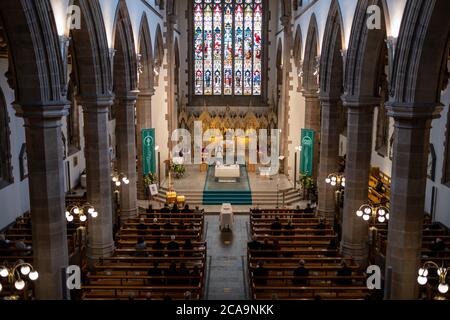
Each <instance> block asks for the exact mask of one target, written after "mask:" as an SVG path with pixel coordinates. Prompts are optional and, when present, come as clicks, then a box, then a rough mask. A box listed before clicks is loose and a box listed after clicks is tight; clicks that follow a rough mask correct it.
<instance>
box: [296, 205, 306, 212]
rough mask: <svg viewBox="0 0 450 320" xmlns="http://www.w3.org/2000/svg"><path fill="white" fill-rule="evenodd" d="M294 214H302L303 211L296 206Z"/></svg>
mask: <svg viewBox="0 0 450 320" xmlns="http://www.w3.org/2000/svg"><path fill="white" fill-rule="evenodd" d="M294 212H295V213H303V212H304V210H303V209H301V208H300V206H297V207H296V208H295V210H294Z"/></svg>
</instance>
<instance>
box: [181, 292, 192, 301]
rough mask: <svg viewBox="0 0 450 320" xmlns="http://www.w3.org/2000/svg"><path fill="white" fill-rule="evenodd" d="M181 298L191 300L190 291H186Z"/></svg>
mask: <svg viewBox="0 0 450 320" xmlns="http://www.w3.org/2000/svg"><path fill="white" fill-rule="evenodd" d="M183 296H184V300H192V293H191V292H190V291H186V292H185V293H184V295H183Z"/></svg>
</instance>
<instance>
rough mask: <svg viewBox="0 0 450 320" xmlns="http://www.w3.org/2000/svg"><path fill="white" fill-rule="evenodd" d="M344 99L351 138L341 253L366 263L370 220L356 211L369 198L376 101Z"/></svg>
mask: <svg viewBox="0 0 450 320" xmlns="http://www.w3.org/2000/svg"><path fill="white" fill-rule="evenodd" d="M345 103H346V105H347V106H348V125H347V137H348V138H347V159H346V167H345V198H344V213H343V222H342V253H343V254H344V255H346V256H352V257H353V258H354V259H355V260H356V261H357V262H358V263H360V264H361V265H365V264H366V263H367V260H368V254H369V245H368V241H369V239H368V236H369V230H368V224H367V222H366V221H364V220H363V219H361V218H360V217H358V216H357V215H356V211H357V210H358V209H359V207H360V206H361V205H362V204H364V203H366V202H367V199H368V186H369V172H370V159H371V156H372V127H373V110H374V106H373V105H374V104H373V105H360V104H358V103H356V104H352V103H347V102H345Z"/></svg>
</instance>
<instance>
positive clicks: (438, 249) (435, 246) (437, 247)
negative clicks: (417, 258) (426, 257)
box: [431, 237, 447, 257]
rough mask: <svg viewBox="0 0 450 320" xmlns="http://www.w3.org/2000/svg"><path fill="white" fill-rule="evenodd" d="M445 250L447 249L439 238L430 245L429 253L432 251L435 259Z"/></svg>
mask: <svg viewBox="0 0 450 320" xmlns="http://www.w3.org/2000/svg"><path fill="white" fill-rule="evenodd" d="M446 250H447V248H446V246H445V242H444V241H443V240H442V239H441V238H439V237H438V238H436V239H435V240H434V241H433V243H432V244H431V251H433V253H434V254H435V256H436V257H440V256H442V255H443V252H444V251H446Z"/></svg>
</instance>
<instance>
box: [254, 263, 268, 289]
mask: <svg viewBox="0 0 450 320" xmlns="http://www.w3.org/2000/svg"><path fill="white" fill-rule="evenodd" d="M268 275H269V271H268V270H267V269H266V268H264V263H263V262H262V261H258V267H257V268H256V269H255V270H254V271H253V276H254V277H255V279H254V282H255V284H262V285H266V284H267V276H268Z"/></svg>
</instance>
